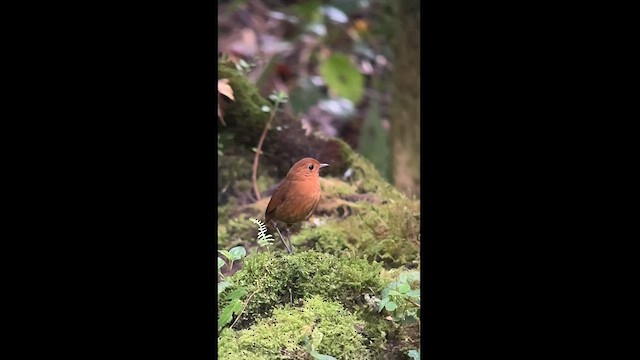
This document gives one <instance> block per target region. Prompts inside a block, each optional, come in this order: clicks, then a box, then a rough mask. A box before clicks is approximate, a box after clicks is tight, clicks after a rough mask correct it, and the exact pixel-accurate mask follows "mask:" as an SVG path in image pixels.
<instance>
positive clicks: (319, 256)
mask: <svg viewBox="0 0 640 360" xmlns="http://www.w3.org/2000/svg"><path fill="white" fill-rule="evenodd" d="M381 270H382V266H381V264H379V263H370V262H368V261H366V260H364V259H348V258H340V257H336V256H333V255H330V254H324V253H319V252H316V251H305V252H296V253H294V254H293V255H288V254H286V253H282V252H264V253H257V254H252V255H249V256H248V257H247V258H246V259H245V261H244V265H243V267H242V271H239V272H238V273H236V274H235V275H234V276H233V278H232V282H233V284H234V286H232V287H230V288H229V290H226V292H230V291H233V289H234V288H238V287H242V288H244V289H245V290H246V294H247V297H248V296H249V295H251V294H253V296H252V298H251V300H250V301H249V303H248V305H247V308H246V309H245V311H244V313H243V314H242V316H241V318H240V321H239V325H240V326H239V327H242V326H247V325H248V324H251V323H252V322H253V321H254V320H255V319H257V318H260V317H267V316H269V315H270V314H271V312H272V311H273V309H274V308H275V307H276V305H278V304H286V303H291V302H294V303H295V302H297V301H299V300H300V299H308V298H310V297H312V296H316V295H318V296H322V297H324V298H325V299H330V300H335V301H338V302H339V303H341V304H342V305H343V306H345V307H347V308H351V309H353V308H355V307H356V305H357V304H361V303H362V302H363V297H364V295H365V294H368V295H370V296H374V295H376V294H378V293H380V291H381V290H382V289H383V287H384V285H385V284H384V282H383V280H382V279H381V278H380V272H381ZM226 303H227V301H226V300H225V299H224V297H221V298H220V299H219V303H218V305H219V308H220V309H221V308H223V307H224V306H225V305H226Z"/></svg>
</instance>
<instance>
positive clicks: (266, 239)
mask: <svg viewBox="0 0 640 360" xmlns="http://www.w3.org/2000/svg"><path fill="white" fill-rule="evenodd" d="M249 220H250V221H251V222H252V223H254V224H256V225H258V237H257V239H258V245H260V247H262V246H265V245H270V244H271V243H273V235H271V234H267V226H266V225H265V223H264V222H262V221H260V220H258V219H254V218H250V219H249Z"/></svg>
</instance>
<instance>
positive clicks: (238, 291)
mask: <svg viewBox="0 0 640 360" xmlns="http://www.w3.org/2000/svg"><path fill="white" fill-rule="evenodd" d="M246 293H247V291H246V290H245V289H244V288H239V289H235V290H234V291H233V292H231V293H230V294H229V295H227V296H226V298H225V299H227V300H237V299H240V298H241V297H243V296H244V294H246Z"/></svg>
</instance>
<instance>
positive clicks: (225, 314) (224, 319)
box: [218, 304, 233, 331]
mask: <svg viewBox="0 0 640 360" xmlns="http://www.w3.org/2000/svg"><path fill="white" fill-rule="evenodd" d="M232 314H233V307H232V306H231V304H229V305H227V306H225V307H224V309H222V312H221V313H220V317H219V318H218V331H220V330H222V328H223V327H224V326H225V325H227V324H228V323H229V322H230V321H231V315H232Z"/></svg>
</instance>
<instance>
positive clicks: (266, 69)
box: [218, 0, 393, 180]
mask: <svg viewBox="0 0 640 360" xmlns="http://www.w3.org/2000/svg"><path fill="white" fill-rule="evenodd" d="M390 4H391V2H390V0H359V1H352V0H332V1H318V0H313V1H275V0H263V1H259V0H248V1H240V0H235V1H224V2H219V10H220V11H219V17H218V21H219V31H220V35H219V39H220V40H219V51H220V52H221V53H222V54H225V55H228V56H229V57H230V58H231V59H233V60H234V61H235V63H236V67H237V68H238V69H240V70H242V71H244V72H247V74H248V75H249V77H250V78H251V79H252V81H253V82H254V83H256V84H257V85H258V88H259V91H260V94H262V95H263V96H264V97H266V96H267V95H268V94H270V93H272V92H273V91H274V90H277V91H280V90H284V89H286V91H287V92H288V93H289V94H290V97H291V100H290V104H288V105H287V111H288V112H289V113H290V114H291V115H292V116H295V117H299V118H300V120H301V121H302V122H303V126H304V127H305V128H307V129H310V130H313V131H320V132H323V133H325V134H327V135H329V136H336V137H339V138H342V139H344V140H345V141H346V142H347V143H348V144H349V145H351V147H353V148H354V149H357V150H358V151H359V152H360V153H361V154H362V155H364V157H365V158H367V159H369V160H371V161H372V162H373V163H374V165H375V167H376V168H377V169H378V170H379V172H380V173H381V174H382V175H383V177H385V178H386V179H387V180H389V179H390V172H389V168H390V161H391V158H390V156H389V144H388V143H389V140H388V131H389V129H388V126H386V125H383V123H385V122H387V123H388V121H389V120H388V118H389V116H388V109H389V106H390V102H391V94H390V85H389V84H390V81H391V70H392V62H393V57H392V50H391V45H390V42H389V39H390V38H391V35H390V32H391V31H392V29H393V27H392V19H391V18H392V12H391V5H390ZM374 79H375V83H376V84H377V85H375V86H374ZM372 99H373V100H375V103H372V101H371V100H372Z"/></svg>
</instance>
